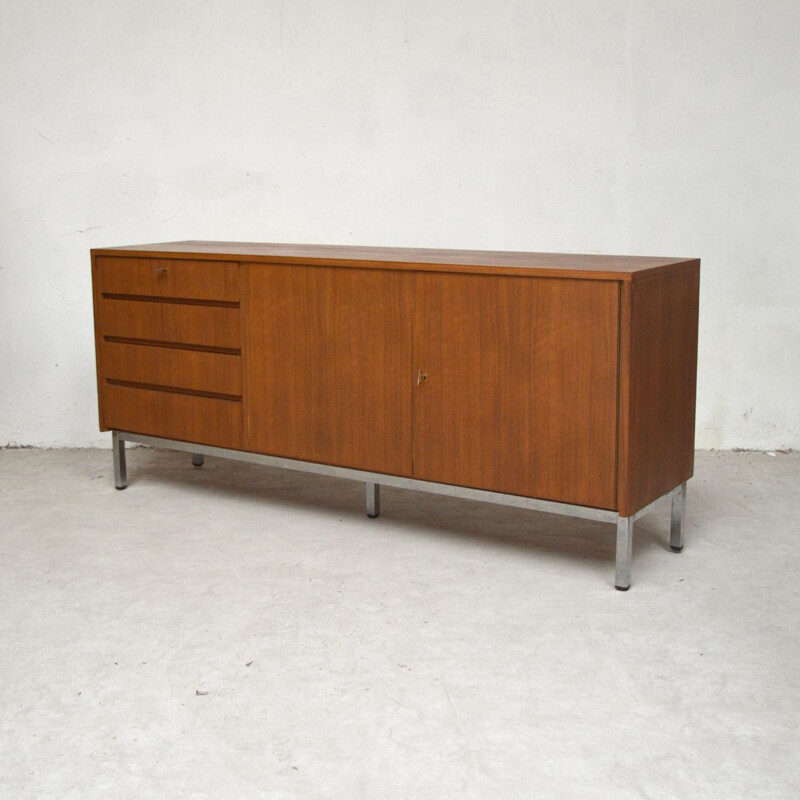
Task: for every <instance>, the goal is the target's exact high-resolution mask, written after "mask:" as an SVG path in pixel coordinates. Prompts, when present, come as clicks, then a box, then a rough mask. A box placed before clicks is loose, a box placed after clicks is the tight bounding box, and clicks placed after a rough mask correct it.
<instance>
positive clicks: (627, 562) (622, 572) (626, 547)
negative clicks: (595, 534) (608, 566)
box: [614, 517, 633, 592]
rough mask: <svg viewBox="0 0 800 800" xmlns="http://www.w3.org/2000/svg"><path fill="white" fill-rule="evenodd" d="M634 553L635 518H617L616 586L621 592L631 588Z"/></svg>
mask: <svg viewBox="0 0 800 800" xmlns="http://www.w3.org/2000/svg"><path fill="white" fill-rule="evenodd" d="M632 555H633V518H632V517H620V518H619V519H618V520H617V570H616V575H615V578H614V586H616V587H617V589H619V590H620V591H621V592H626V591H628V589H630V588H631V557H632Z"/></svg>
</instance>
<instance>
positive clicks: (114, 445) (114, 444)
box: [111, 431, 128, 489]
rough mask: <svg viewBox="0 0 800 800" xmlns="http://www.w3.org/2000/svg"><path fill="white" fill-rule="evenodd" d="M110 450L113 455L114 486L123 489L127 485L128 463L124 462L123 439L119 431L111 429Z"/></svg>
mask: <svg viewBox="0 0 800 800" xmlns="http://www.w3.org/2000/svg"><path fill="white" fill-rule="evenodd" d="M111 450H112V452H113V455H114V486H116V487H117V489H124V488H125V487H126V486H127V485H128V465H127V464H126V462H125V440H124V439H123V438H122V437H121V436H120V435H119V431H111Z"/></svg>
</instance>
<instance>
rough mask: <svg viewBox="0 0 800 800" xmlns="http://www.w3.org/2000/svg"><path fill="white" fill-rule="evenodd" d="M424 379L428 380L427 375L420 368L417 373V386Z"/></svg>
mask: <svg viewBox="0 0 800 800" xmlns="http://www.w3.org/2000/svg"><path fill="white" fill-rule="evenodd" d="M426 380H428V376H427V375H426V374H425V373H424V372H423V371H422V370H420V371H419V372H418V373H417V386H419V385H420V384H421V383H423V382H424V381H426Z"/></svg>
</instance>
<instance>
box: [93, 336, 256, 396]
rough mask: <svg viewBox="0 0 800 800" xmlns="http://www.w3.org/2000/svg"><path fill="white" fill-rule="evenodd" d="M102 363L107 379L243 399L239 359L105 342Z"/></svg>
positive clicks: (173, 349) (198, 352)
mask: <svg viewBox="0 0 800 800" xmlns="http://www.w3.org/2000/svg"><path fill="white" fill-rule="evenodd" d="M100 360H101V366H100V370H101V374H102V375H103V377H104V378H112V379H114V380H119V381H128V382H131V383H140V384H150V385H151V386H153V385H155V386H170V387H174V388H179V389H188V390H191V391H195V392H207V393H210V394H220V395H228V396H233V397H238V398H239V399H241V395H242V359H241V357H240V356H236V355H229V354H227V353H209V352H206V351H203V350H183V349H175V348H172V347H152V346H149V345H138V344H119V343H117V342H102V343H101V348H100Z"/></svg>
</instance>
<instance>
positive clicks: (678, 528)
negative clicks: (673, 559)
mask: <svg viewBox="0 0 800 800" xmlns="http://www.w3.org/2000/svg"><path fill="white" fill-rule="evenodd" d="M685 518H686V484H685V483H682V484H681V485H680V488H679V489H678V491H677V492H676V493H675V494H674V495H672V519H671V524H670V528H669V546H670V547H671V548H672V549H673V550H674V551H675V552H676V553H680V552H681V550H683V520H684V519H685Z"/></svg>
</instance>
